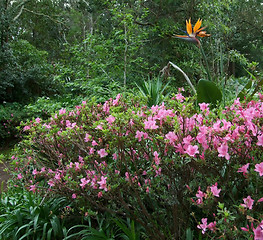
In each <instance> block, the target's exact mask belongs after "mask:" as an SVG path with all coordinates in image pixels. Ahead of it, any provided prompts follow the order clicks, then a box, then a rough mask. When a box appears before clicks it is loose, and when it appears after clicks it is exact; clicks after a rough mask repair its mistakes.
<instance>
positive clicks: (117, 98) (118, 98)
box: [112, 94, 121, 106]
mask: <svg viewBox="0 0 263 240" xmlns="http://www.w3.org/2000/svg"><path fill="white" fill-rule="evenodd" d="M120 98H121V95H120V94H118V95H117V96H116V99H115V100H113V101H112V105H113V106H115V105H117V104H118V102H119V100H120Z"/></svg>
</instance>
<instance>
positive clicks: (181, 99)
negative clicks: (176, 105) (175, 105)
mask: <svg viewBox="0 0 263 240" xmlns="http://www.w3.org/2000/svg"><path fill="white" fill-rule="evenodd" d="M175 98H176V100H178V101H180V102H183V101H184V99H185V97H184V96H183V95H182V94H181V93H177V94H176V95H175Z"/></svg>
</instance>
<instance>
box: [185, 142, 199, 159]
mask: <svg viewBox="0 0 263 240" xmlns="http://www.w3.org/2000/svg"><path fill="white" fill-rule="evenodd" d="M185 153H187V154H188V155H189V156H191V157H195V154H198V153H199V151H198V146H197V145H194V146H192V145H188V147H187V149H186V150H185Z"/></svg>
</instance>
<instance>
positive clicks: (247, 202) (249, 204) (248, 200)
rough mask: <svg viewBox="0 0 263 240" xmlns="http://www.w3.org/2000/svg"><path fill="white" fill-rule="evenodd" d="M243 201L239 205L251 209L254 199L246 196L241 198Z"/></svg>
mask: <svg viewBox="0 0 263 240" xmlns="http://www.w3.org/2000/svg"><path fill="white" fill-rule="evenodd" d="M243 201H244V204H240V205H241V206H243V207H245V208H248V209H252V207H253V204H254V200H253V199H252V198H251V197H250V196H247V198H243Z"/></svg>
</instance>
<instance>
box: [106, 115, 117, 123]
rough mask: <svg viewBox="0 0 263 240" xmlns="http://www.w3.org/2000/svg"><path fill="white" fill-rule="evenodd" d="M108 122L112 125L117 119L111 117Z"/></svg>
mask: <svg viewBox="0 0 263 240" xmlns="http://www.w3.org/2000/svg"><path fill="white" fill-rule="evenodd" d="M106 120H107V121H108V123H109V124H112V123H113V122H114V121H115V117H113V116H112V115H110V116H109V117H108V118H106Z"/></svg>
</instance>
